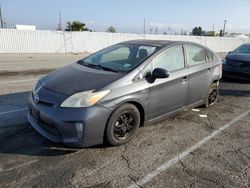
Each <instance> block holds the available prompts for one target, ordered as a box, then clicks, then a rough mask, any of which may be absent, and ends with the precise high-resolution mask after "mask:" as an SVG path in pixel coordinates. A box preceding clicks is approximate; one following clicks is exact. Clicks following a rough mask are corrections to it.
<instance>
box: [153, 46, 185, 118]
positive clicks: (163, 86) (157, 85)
mask: <svg viewBox="0 0 250 188" xmlns="http://www.w3.org/2000/svg"><path fill="white" fill-rule="evenodd" d="M155 68H163V69H166V70H168V71H169V73H170V76H169V78H164V79H156V80H155V81H154V82H153V83H150V85H149V119H153V118H156V117H158V116H161V115H164V114H167V113H170V112H172V111H174V110H176V109H180V108H182V107H183V106H185V105H186V102H187V90H188V70H187V69H186V68H185V58H184V51H183V46H182V45H179V46H175V47H171V48H169V49H167V50H166V51H164V52H162V53H161V54H160V55H159V56H157V57H156V58H155V59H154V60H153V69H155Z"/></svg>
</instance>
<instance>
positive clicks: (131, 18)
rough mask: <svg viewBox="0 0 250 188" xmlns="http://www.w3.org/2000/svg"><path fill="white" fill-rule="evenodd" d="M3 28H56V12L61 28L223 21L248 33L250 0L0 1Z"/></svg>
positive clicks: (172, 29)
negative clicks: (72, 23)
mask: <svg viewBox="0 0 250 188" xmlns="http://www.w3.org/2000/svg"><path fill="white" fill-rule="evenodd" d="M0 4H1V6H2V12H3V17H4V19H5V22H6V27H9V28H14V27H15V25H16V24H27V25H29V24H30V25H36V26H37V28H38V29H56V27H57V25H58V23H59V18H58V17H59V16H58V14H59V10H60V11H61V17H62V22H63V26H65V24H66V22H67V21H73V20H79V21H81V22H84V23H86V24H87V27H88V28H90V29H92V30H94V31H105V30H106V29H107V28H108V27H109V26H110V25H112V26H114V27H115V28H116V30H117V31H118V32H129V33H143V25H144V24H143V23H144V21H143V20H144V18H145V23H146V33H149V32H150V29H152V32H153V33H155V32H156V28H158V29H157V30H158V33H164V32H166V33H169V34H173V33H180V32H181V30H185V31H187V32H188V33H189V32H190V31H191V30H192V28H194V27H196V26H201V27H202V28H203V29H204V30H212V29H213V24H214V29H215V31H217V32H219V30H220V29H222V28H223V24H224V20H227V24H226V31H228V32H239V33H246V34H249V33H250V21H249V18H250V0H238V1H236V0H0Z"/></svg>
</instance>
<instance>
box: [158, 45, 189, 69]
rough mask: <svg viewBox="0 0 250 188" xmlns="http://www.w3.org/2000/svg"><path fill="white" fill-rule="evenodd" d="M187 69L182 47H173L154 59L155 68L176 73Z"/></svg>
mask: <svg viewBox="0 0 250 188" xmlns="http://www.w3.org/2000/svg"><path fill="white" fill-rule="evenodd" d="M184 67H185V63H184V54H183V48H182V46H177V47H172V48H169V49H167V50H166V51H165V52H163V53H162V54H161V55H160V56H158V57H156V58H155V59H154V68H163V69H166V70H168V71H175V70H178V69H181V68H184Z"/></svg>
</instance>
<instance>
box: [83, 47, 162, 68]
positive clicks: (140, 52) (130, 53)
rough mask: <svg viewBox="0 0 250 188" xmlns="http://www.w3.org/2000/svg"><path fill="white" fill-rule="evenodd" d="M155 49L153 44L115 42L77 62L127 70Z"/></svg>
mask: <svg viewBox="0 0 250 188" xmlns="http://www.w3.org/2000/svg"><path fill="white" fill-rule="evenodd" d="M156 50H157V47H154V46H145V45H144V46H143V45H135V44H117V45H113V46H110V47H108V48H105V49H103V50H101V51H99V52H96V53H94V54H92V55H90V56H88V57H87V58H85V59H83V60H81V61H80V62H79V63H80V64H82V65H84V66H88V67H91V68H96V69H101V70H106V71H113V72H129V71H131V70H132V69H134V68H135V67H136V66H138V65H139V64H140V63H141V62H142V61H143V60H145V59H146V58H147V57H149V56H150V55H152V54H153V53H154V52H155V51H156Z"/></svg>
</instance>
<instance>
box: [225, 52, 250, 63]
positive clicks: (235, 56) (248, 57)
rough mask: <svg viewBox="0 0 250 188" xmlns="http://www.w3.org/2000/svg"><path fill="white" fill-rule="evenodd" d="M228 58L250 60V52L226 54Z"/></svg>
mask: <svg viewBox="0 0 250 188" xmlns="http://www.w3.org/2000/svg"><path fill="white" fill-rule="evenodd" d="M226 59H227V60H233V61H245V62H250V54H237V53H230V54H228V55H227V56H226Z"/></svg>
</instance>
